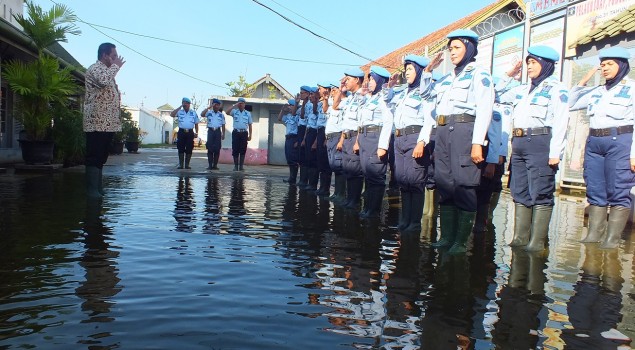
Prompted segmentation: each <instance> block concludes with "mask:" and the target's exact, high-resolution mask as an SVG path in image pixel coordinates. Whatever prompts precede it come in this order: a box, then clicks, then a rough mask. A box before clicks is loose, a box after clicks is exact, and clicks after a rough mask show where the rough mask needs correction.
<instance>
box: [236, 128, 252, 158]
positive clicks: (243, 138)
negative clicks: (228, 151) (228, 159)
mask: <svg viewBox="0 0 635 350" xmlns="http://www.w3.org/2000/svg"><path fill="white" fill-rule="evenodd" d="M248 134H249V133H248V132H240V131H236V130H234V131H232V156H234V157H237V156H239V155H241V154H245V153H247V136H248Z"/></svg>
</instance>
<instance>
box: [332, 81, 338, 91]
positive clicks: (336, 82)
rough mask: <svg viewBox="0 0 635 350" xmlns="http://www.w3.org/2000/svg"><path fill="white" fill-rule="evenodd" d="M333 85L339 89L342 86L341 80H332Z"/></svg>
mask: <svg viewBox="0 0 635 350" xmlns="http://www.w3.org/2000/svg"><path fill="white" fill-rule="evenodd" d="M331 86H332V87H335V88H338V89H339V87H340V82H339V81H332V82H331Z"/></svg>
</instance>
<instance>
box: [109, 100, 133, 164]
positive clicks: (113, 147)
mask: <svg viewBox="0 0 635 350" xmlns="http://www.w3.org/2000/svg"><path fill="white" fill-rule="evenodd" d="M119 119H120V120H121V131H118V132H115V133H114V135H113V137H112V141H111V142H110V149H109V153H110V154H113V155H119V154H122V153H123V146H124V141H126V137H127V135H128V129H129V128H130V125H131V123H133V121H132V113H130V112H128V111H127V110H126V109H125V108H124V107H121V108H119Z"/></svg>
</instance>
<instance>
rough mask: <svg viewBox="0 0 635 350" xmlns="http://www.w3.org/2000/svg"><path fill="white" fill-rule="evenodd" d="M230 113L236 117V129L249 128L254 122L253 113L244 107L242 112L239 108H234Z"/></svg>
mask: <svg viewBox="0 0 635 350" xmlns="http://www.w3.org/2000/svg"><path fill="white" fill-rule="evenodd" d="M230 115H231V116H232V117H233V118H234V130H249V124H252V123H253V121H252V120H251V113H250V112H249V111H248V110H246V109H244V110H243V111H242V112H241V111H240V109H238V108H234V109H232V111H231V112H230Z"/></svg>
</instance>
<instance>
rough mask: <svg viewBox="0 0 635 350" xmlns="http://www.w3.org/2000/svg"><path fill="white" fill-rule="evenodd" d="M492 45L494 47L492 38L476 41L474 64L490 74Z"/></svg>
mask: <svg viewBox="0 0 635 350" xmlns="http://www.w3.org/2000/svg"><path fill="white" fill-rule="evenodd" d="M492 45H494V37H493V36H490V37H489V38H485V39H480V40H479V41H478V55H476V64H478V65H479V66H481V67H484V68H485V69H487V70H488V71H489V72H490V73H491V72H492Z"/></svg>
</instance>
